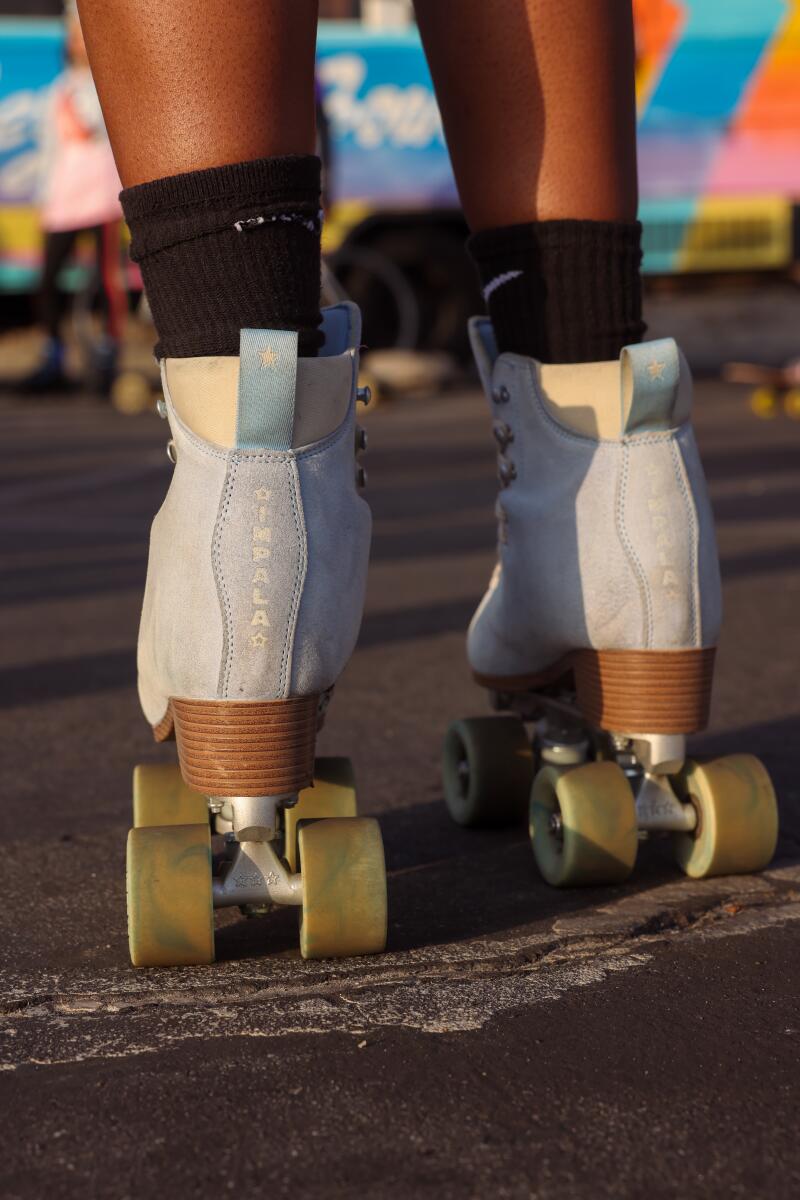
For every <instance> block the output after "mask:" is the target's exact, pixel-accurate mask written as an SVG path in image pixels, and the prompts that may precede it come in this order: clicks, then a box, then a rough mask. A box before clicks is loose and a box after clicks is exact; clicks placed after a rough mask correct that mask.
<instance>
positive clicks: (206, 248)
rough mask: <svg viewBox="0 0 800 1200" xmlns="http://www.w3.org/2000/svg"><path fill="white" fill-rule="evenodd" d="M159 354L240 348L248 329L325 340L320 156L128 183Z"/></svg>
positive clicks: (134, 249)
mask: <svg viewBox="0 0 800 1200" xmlns="http://www.w3.org/2000/svg"><path fill="white" fill-rule="evenodd" d="M120 199H121V201H122V207H123V211H124V213H125V217H126V220H127V221H128V225H129V226H130V230H131V257H132V258H133V259H134V261H135V262H138V263H139V264H140V265H141V270H142V276H143V279H144V283H145V289H146V291H147V296H148V300H149V302H150V308H151V311H152V314H153V321H154V323H155V326H156V330H157V331H158V335H159V342H158V345H157V347H156V353H157V354H158V356H159V357H175V358H185V357H194V356H196V355H216V354H237V353H238V351H239V330H240V329H243V328H274V329H297V330H298V331H299V333H300V351H301V353H303V354H313V353H315V351H316V348H317V347H318V346H319V344H320V343H321V335H320V333H319V331H318V326H319V323H320V311H319V291H320V219H319V210H320V161H319V159H318V158H317V157H315V156H313V155H302V156H301V155H290V156H285V157H280V158H265V159H256V160H254V161H253V162H245V163H232V164H229V165H226V166H221V167H211V168H209V169H207V170H203V171H191V172H189V173H187V174H184V175H172V176H168V177H167V178H164V179H156V180H153V181H152V182H150V183H143V184H139V185H138V186H136V187H132V188H127V189H125V190H124V191H123V192H122V194H121V197H120Z"/></svg>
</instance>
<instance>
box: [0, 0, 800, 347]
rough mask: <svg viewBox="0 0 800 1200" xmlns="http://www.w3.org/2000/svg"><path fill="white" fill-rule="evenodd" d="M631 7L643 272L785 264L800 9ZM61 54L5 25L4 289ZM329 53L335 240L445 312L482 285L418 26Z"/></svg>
mask: <svg viewBox="0 0 800 1200" xmlns="http://www.w3.org/2000/svg"><path fill="white" fill-rule="evenodd" d="M634 7H635V15H636V28H637V48H638V67H637V87H638V97H639V114H640V120H639V132H640V151H639V153H640V174H641V196H642V200H641V215H642V219H643V222H644V226H645V269H646V270H647V271H648V272H651V273H656V274H674V273H683V272H697V271H727V270H738V269H745V270H752V269H762V268H763V269H777V270H780V269H787V268H789V267H790V265H791V264H792V263H793V262H794V260H795V259H796V257H797V246H796V242H797V225H798V222H797V213H798V205H799V204H800V0H634ZM61 56H62V29H61V24H60V22H57V21H50V20H46V19H39V20H35V19H27V20H25V19H4V20H0V289H3V290H6V291H9V290H10V291H20V290H26V289H29V288H30V287H31V286H33V283H34V281H35V278H36V266H37V256H38V245H39V238H38V231H37V225H36V213H35V210H34V208H33V207H32V204H31V200H32V194H33V185H34V179H35V175H36V161H37V145H36V136H37V134H36V131H37V125H38V120H39V114H40V112H41V107H42V104H43V100H44V95H45V89H46V88H47V86H48V84H49V83H50V81H51V80H52V79H53V78H54V76H55V75H56V74H57V72H58V71H59V69H60V64H61ZM318 60H319V61H318V74H319V78H320V81H321V83H322V86H323V89H324V96H325V106H326V111H327V113H328V117H329V121H330V125H331V131H332V152H333V162H334V168H333V174H334V179H333V192H334V196H335V197H336V200H337V203H336V204H335V206H334V210H333V214H332V219H331V220H330V221H329V222H328V226H327V229H326V242H327V245H328V248H329V249H331V248H335V247H337V246H338V247H341V249H340V255H343V256H344V257H343V258H342V262H343V263H345V262H346V261H349V263H350V267H349V269H350V270H351V272H352V271H355V270H357V269H358V262H359V261H360V262H361V265H362V268H364V263H365V262H366V261H367V257H368V255H369V254H372V255H373V258H374V256H375V255H377V254H380V255H383V256H384V257H387V256H388V259H391V260H392V261H394V263H395V264H396V265H397V266H398V268H399V270H400V271H401V272H404V273H405V274H406V276H407V277H408V278H409V279H411V277H413V276H414V274H415V272H416V273H417V274H419V273H420V272H421V273H422V279H421V280H419V279H418V280H417V281H416V291H417V294H418V296H421V295H422V292H423V291H424V290H425V289H427V294H428V301H427V303H428V304H429V305H432V306H433V308H434V309H435V310H436V312H437V313H439V314H440V307H439V306H440V301H441V299H442V297H443V296H444V295H445V294H447V293H448V292H449V293H450V294H451V295H452V292H453V289H454V287H456V286H460V285H461V283H462V282H463V286H464V287H465V288H469V287H471V286H473V284H471V283H468V282H467V276H465V275H464V266H463V258H464V256H463V252H462V250H461V240H462V235H463V230H464V227H463V221H462V219H461V217H460V215H459V213H458V206H457V197H456V191H455V186H454V183H453V177H452V173H451V170H450V165H449V161H448V157H447V151H446V148H445V144H444V139H443V136H442V128H441V121H440V118H439V112H438V109H437V106H436V101H435V98H434V95H433V89H432V86H431V81H430V76H429V74H428V70H427V67H426V64H425V59H424V56H423V54H422V50H421V47H420V43H419V38H418V35H417V32H416V30H415V29H414V27H413V26H411V27H409V28H407V29H400V30H388V31H384V32H382V31H376V30H371V29H369V28H366V27H365V26H363V25H361V24H360V23H358V22H348V21H342V22H327V23H325V22H323V23H322V24H321V26H320V32H319V41H318ZM359 251H361V252H362V253H361V257H360V259H359V253H358V252H359ZM365 253H366V255H367V257H365ZM348 255H349V259H348ZM354 263H355V265H353V264H354ZM364 269H366V268H364ZM437 279H438V280H439V284H438V291H437ZM423 284H424V287H423ZM413 285H414V281H413V279H412V286H413ZM456 316H457V319H458V320H460V313H459V314H455V313H454V314H453V320H455V319H456ZM446 323H449V322H448V321H447V320H446ZM445 340H446V339H445Z"/></svg>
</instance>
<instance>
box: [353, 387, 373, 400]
mask: <svg viewBox="0 0 800 1200" xmlns="http://www.w3.org/2000/svg"><path fill="white" fill-rule="evenodd" d="M371 399H372V388H370V387H366V386H364V387H360V388H357V389H356V400H357V401H358V403H359V404H369V402H370V400H371Z"/></svg>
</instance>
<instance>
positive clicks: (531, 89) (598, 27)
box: [416, 0, 637, 231]
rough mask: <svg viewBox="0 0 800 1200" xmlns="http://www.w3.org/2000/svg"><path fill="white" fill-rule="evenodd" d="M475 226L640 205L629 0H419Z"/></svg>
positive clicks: (614, 212) (623, 217)
mask: <svg viewBox="0 0 800 1200" xmlns="http://www.w3.org/2000/svg"><path fill="white" fill-rule="evenodd" d="M416 9H417V17H418V20H419V25H420V29H421V32H422V37H423V41H424V44H425V50H426V53H427V56H428V62H429V64H430V68H431V72H432V74H433V78H434V82H435V84H436V92H437V96H438V99H439V105H440V107H441V110H442V116H443V118H444V125H445V132H446V135H447V141H448V145H449V147H450V154H451V157H452V160H453V167H454V170H455V173H456V178H457V180H458V187H459V191H460V194H461V202H462V204H463V207H464V211H465V214H466V217H467V220H468V222H469V224H470V226H471V228H472V229H473V231H478V230H482V229H491V228H493V227H497V226H504V225H516V224H520V223H522V222H526V221H549V220H555V219H561V218H576V219H580V220H594V221H633V220H634V219H635V217H636V206H637V186H636V124H635V93H634V44H633V22H632V16H631V5H630V0H503V3H502V4H487V3H486V0H460V2H459V4H458V16H457V18H456V17H455V16H454V13H453V6H452V5H450V4H446V3H444V0H416Z"/></svg>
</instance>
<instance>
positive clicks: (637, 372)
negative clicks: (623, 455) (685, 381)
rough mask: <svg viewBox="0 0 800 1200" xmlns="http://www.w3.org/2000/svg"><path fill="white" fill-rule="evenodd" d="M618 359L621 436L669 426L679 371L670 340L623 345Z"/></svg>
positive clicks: (673, 347)
mask: <svg viewBox="0 0 800 1200" xmlns="http://www.w3.org/2000/svg"><path fill="white" fill-rule="evenodd" d="M620 360H621V367H622V371H621V376H622V433H623V435H624V434H629V433H647V432H652V431H663V430H666V429H671V428H672V427H673V425H674V423H675V420H674V415H673V414H674V411H675V402H676V400H677V398H678V383H679V381H680V372H681V363H680V355H679V353H678V347H677V345H676V343H675V342H674V340H673V339H672V338H660V339H659V340H658V341H656V342H641V343H639V345H635V346H626V347H625V348H624V350H623V351H622V354H621V355H620Z"/></svg>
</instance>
